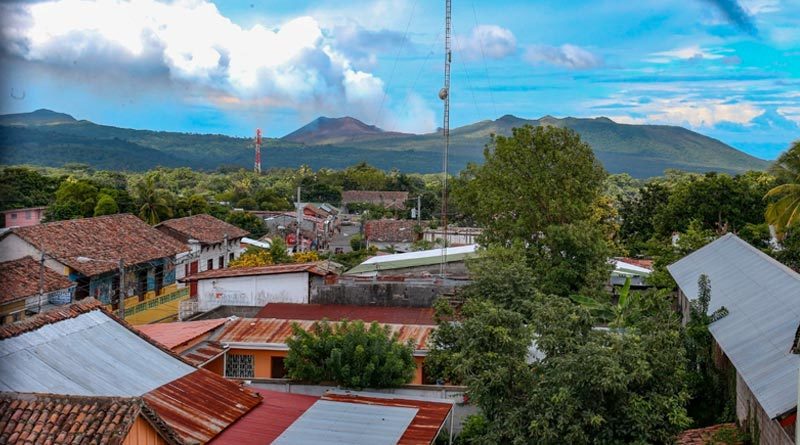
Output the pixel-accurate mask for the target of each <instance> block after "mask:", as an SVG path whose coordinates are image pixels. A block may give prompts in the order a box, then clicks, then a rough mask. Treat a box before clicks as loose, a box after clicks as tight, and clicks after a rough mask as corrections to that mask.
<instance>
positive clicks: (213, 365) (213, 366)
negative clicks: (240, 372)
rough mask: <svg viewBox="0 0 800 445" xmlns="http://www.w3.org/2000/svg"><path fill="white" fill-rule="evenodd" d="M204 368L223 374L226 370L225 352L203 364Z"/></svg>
mask: <svg viewBox="0 0 800 445" xmlns="http://www.w3.org/2000/svg"><path fill="white" fill-rule="evenodd" d="M203 369H208V370H209V371H211V372H213V373H214V374H219V375H223V374H224V371H225V354H223V355H220V356H219V357H217V358H215V359H214V360H212V361H210V362H208V363H206V364H205V365H203Z"/></svg>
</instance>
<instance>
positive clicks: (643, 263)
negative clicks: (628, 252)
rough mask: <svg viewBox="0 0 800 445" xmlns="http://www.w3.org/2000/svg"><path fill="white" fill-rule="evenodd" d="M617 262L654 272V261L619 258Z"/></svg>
mask: <svg viewBox="0 0 800 445" xmlns="http://www.w3.org/2000/svg"><path fill="white" fill-rule="evenodd" d="M614 259H615V260H619V261H622V262H623V263H628V264H633V265H634V266H639V267H642V268H645V269H649V270H653V260H651V259H647V258H631V257H617V258H614Z"/></svg>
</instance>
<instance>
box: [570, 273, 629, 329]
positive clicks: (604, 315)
mask: <svg viewBox="0 0 800 445" xmlns="http://www.w3.org/2000/svg"><path fill="white" fill-rule="evenodd" d="M570 298H571V299H572V301H574V302H576V303H578V304H580V305H581V306H583V307H584V308H585V309H586V310H588V311H589V313H590V314H592V316H594V317H595V318H596V319H598V320H600V321H602V322H604V323H608V326H609V327H610V328H615V329H622V328H625V327H628V326H631V325H633V324H634V323H635V322H636V320H637V319H638V317H639V312H640V304H639V299H640V298H639V293H637V292H631V277H626V278H625V284H624V285H623V286H622V289H620V291H619V299H618V300H617V303H616V304H611V303H605V302H601V301H597V300H595V299H594V298H591V297H587V296H584V295H572V296H570Z"/></svg>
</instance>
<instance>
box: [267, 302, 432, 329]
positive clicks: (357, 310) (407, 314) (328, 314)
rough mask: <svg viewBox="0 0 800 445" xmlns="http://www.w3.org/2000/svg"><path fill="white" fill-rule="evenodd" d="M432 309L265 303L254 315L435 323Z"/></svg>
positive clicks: (296, 318) (419, 323)
mask: <svg viewBox="0 0 800 445" xmlns="http://www.w3.org/2000/svg"><path fill="white" fill-rule="evenodd" d="M433 315H434V310H433V308H429V307H420V308H416V307H383V306H356V305H345V304H294V303H269V304H267V305H266V306H264V307H263V308H262V309H261V310H260V311H259V312H258V314H257V315H256V317H257V318H282V319H287V320H322V319H323V318H327V319H328V320H335V321H338V320H343V319H348V320H362V321H365V322H368V323H369V322H373V321H377V322H378V323H399V324H417V325H435V324H436V322H435V321H434V319H433Z"/></svg>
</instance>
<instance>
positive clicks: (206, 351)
mask: <svg viewBox="0 0 800 445" xmlns="http://www.w3.org/2000/svg"><path fill="white" fill-rule="evenodd" d="M226 349H227V348H225V347H224V346H222V345H221V344H220V343H219V342H216V341H204V342H202V343H200V344H198V345H197V346H194V347H192V348H191V349H189V350H186V351H183V352H182V353H181V356H182V357H183V358H185V359H186V360H188V361H189V363H191V364H193V365H195V366H203V365H205V364H206V363H208V362H210V361H211V360H214V359H215V358H217V357H219V356H220V355H222V353H224V352H225V350H226Z"/></svg>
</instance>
